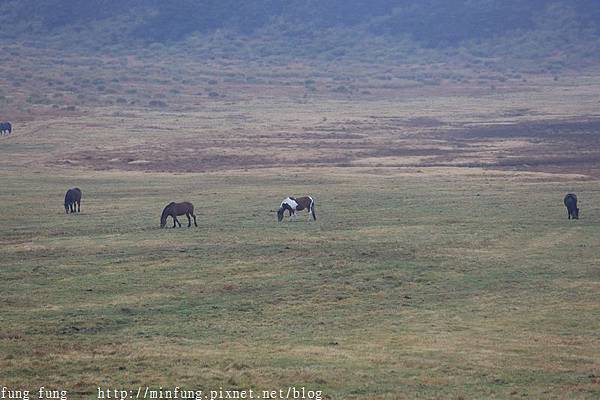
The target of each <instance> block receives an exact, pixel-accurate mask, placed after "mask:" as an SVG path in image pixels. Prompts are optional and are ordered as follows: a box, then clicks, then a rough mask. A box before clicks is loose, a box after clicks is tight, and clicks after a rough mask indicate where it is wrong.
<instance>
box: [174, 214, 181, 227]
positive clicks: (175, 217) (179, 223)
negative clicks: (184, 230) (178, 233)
mask: <svg viewBox="0 0 600 400" xmlns="http://www.w3.org/2000/svg"><path fill="white" fill-rule="evenodd" d="M173 219H174V220H175V222H176V223H177V224H178V225H179V227H180V228H181V222H179V220H178V219H177V216H176V215H175V216H173Z"/></svg>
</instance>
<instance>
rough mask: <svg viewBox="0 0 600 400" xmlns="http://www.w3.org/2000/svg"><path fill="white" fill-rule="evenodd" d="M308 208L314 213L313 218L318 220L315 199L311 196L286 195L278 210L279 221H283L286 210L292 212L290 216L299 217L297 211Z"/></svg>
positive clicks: (309, 211) (310, 212)
mask: <svg viewBox="0 0 600 400" xmlns="http://www.w3.org/2000/svg"><path fill="white" fill-rule="evenodd" d="M304 209H306V210H308V213H309V214H310V215H312V218H313V220H315V221H316V220H317V215H316V214H315V201H314V200H313V198H312V197H310V196H304V197H286V198H285V199H284V200H283V201H282V202H281V206H280V207H279V210H277V221H279V222H281V220H282V219H283V214H284V213H285V210H288V211H289V212H290V218H292V217H293V218H294V219H296V218H297V217H298V214H297V212H298V211H302V210H304Z"/></svg>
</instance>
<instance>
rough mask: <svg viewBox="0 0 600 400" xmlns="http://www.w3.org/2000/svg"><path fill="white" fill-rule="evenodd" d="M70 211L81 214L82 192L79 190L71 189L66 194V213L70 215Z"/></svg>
mask: <svg viewBox="0 0 600 400" xmlns="http://www.w3.org/2000/svg"><path fill="white" fill-rule="evenodd" d="M75 206H77V207H75ZM69 211H71V212H72V213H74V212H75V211H77V212H81V190H80V189H79V188H73V189H69V190H67V194H65V212H66V213H67V214H68V213H69Z"/></svg>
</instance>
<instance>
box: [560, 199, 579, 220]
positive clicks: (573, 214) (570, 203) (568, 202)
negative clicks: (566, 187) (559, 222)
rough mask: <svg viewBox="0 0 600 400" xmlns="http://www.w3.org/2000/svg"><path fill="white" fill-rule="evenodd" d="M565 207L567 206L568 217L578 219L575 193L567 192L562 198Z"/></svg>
mask: <svg viewBox="0 0 600 400" xmlns="http://www.w3.org/2000/svg"><path fill="white" fill-rule="evenodd" d="M563 202H564V203H565V207H567V216H568V217H569V219H571V218H573V219H579V208H577V196H576V195H575V193H569V194H567V195H566V196H565V199H564V200H563Z"/></svg>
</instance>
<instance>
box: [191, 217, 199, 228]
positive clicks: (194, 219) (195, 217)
mask: <svg viewBox="0 0 600 400" xmlns="http://www.w3.org/2000/svg"><path fill="white" fill-rule="evenodd" d="M192 217H194V225H195V226H196V228H197V227H198V224H197V223H196V216H195V215H194V214H192Z"/></svg>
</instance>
